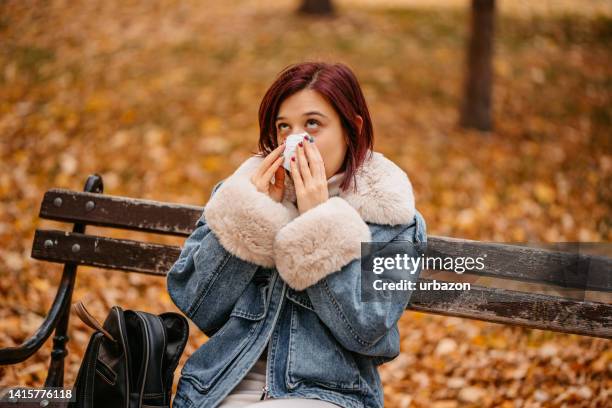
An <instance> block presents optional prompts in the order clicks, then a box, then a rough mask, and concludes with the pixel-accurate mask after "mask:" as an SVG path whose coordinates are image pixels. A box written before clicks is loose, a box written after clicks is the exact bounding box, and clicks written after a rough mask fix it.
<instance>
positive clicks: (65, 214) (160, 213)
mask: <svg viewBox="0 0 612 408" xmlns="http://www.w3.org/2000/svg"><path fill="white" fill-rule="evenodd" d="M88 203H93V208H91V206H92V204H89V207H88ZM203 211H204V207H199V206H193V205H187V204H173V203H165V202H161V201H153V200H144V199H139V198H129V197H122V196H113V195H108V194H97V193H87V192H81V191H72V190H65V189H57V188H54V189H51V190H48V191H47V192H46V193H45V196H44V197H43V201H42V204H41V207H40V213H39V217H40V218H44V219H49V220H55V221H63V222H69V223H84V224H90V225H98V226H102V227H113V228H122V229H127V230H135V231H145V232H154V233H159V234H170V235H178V236H187V235H189V234H190V233H191V231H193V229H194V228H195V224H196V221H197V220H198V219H199V218H200V216H201V215H202V212H203Z"/></svg>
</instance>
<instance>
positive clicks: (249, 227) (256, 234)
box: [204, 157, 299, 268]
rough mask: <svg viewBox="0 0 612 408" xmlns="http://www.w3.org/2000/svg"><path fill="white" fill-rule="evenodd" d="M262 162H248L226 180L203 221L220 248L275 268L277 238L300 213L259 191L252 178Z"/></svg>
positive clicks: (254, 158)
mask: <svg viewBox="0 0 612 408" xmlns="http://www.w3.org/2000/svg"><path fill="white" fill-rule="evenodd" d="M260 162H261V159H260V158H258V157H251V158H249V159H248V160H247V161H245V162H244V163H243V164H242V165H241V166H240V167H239V168H238V169H237V170H236V171H235V172H234V174H233V175H232V176H230V177H229V178H227V179H226V180H225V181H223V183H221V185H220V186H219V188H218V189H217V191H216V192H215V193H214V194H213V196H212V197H211V199H210V200H209V201H208V203H207V204H206V206H205V207H204V214H205V215H204V217H205V219H206V223H207V224H208V226H209V227H210V229H211V231H212V232H214V233H215V235H216V237H217V238H218V239H219V242H220V243H221V245H222V246H223V247H224V248H225V249H226V250H227V251H229V252H231V253H232V254H233V255H235V256H237V257H238V258H240V259H243V260H245V261H249V262H252V263H254V264H257V265H260V266H264V267H266V268H269V267H273V266H274V263H275V262H274V251H273V244H274V237H275V236H276V233H277V232H278V231H279V230H280V229H281V228H282V227H283V226H284V225H285V224H287V223H288V222H289V221H291V220H292V219H293V218H295V217H296V216H297V215H298V214H299V212H298V210H297V208H296V207H295V206H293V204H288V205H287V204H286V203H279V202H276V201H274V200H273V199H272V198H271V197H270V196H268V195H267V194H264V193H262V192H260V191H258V190H257V188H256V187H255V185H254V184H253V183H252V182H251V180H250V175H251V174H253V172H254V171H255V170H256V168H257V166H258V165H259V163H260Z"/></svg>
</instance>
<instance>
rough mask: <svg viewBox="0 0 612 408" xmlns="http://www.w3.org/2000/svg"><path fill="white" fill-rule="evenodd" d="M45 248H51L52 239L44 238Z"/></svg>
mask: <svg viewBox="0 0 612 408" xmlns="http://www.w3.org/2000/svg"><path fill="white" fill-rule="evenodd" d="M45 248H53V241H52V240H50V239H45Z"/></svg>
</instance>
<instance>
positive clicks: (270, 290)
mask: <svg viewBox="0 0 612 408" xmlns="http://www.w3.org/2000/svg"><path fill="white" fill-rule="evenodd" d="M259 125H260V138H259V150H260V154H255V155H253V156H251V157H249V158H248V159H247V160H245V161H244V162H243V163H242V164H241V165H240V166H239V167H238V169H237V170H235V172H234V173H233V174H232V175H230V176H229V177H228V178H226V179H224V180H222V181H220V182H219V183H217V185H216V186H215V187H214V188H213V192H212V194H211V198H210V200H209V201H208V203H207V204H206V206H205V208H204V212H203V214H202V216H201V217H200V219H199V220H198V221H197V224H196V228H195V230H194V231H193V232H192V234H191V235H190V236H189V237H188V238H187V240H186V241H185V244H184V246H183V248H182V251H181V254H180V256H179V258H178V259H177V261H176V263H175V264H174V265H173V266H172V268H171V270H170V271H169V273H168V277H167V284H168V291H169V293H170V296H171V298H172V300H173V301H174V302H175V304H176V305H177V307H178V308H179V309H180V310H182V311H183V312H184V313H185V314H186V316H188V317H189V318H190V319H191V320H192V321H193V322H194V323H195V324H196V325H197V326H198V327H199V328H200V329H201V330H202V331H204V333H206V335H207V336H209V337H210V338H209V339H208V340H207V341H206V342H205V343H204V344H203V345H202V346H201V347H200V348H199V349H198V350H196V352H195V353H194V354H193V355H191V356H190V358H189V359H188V360H187V362H186V363H185V365H184V367H183V369H182V371H181V378H180V379H179V385H178V389H177V393H176V396H175V399H174V403H173V407H175V408H187V407H190V408H196V407H197V408H201V407H222V408H233V407H246V406H248V407H251V406H252V407H261V408H267V407H277V408H281V407H313V408H317V407H320V408H324V407H327V408H337V407H345V408H357V407H382V406H383V390H382V385H381V382H380V377H379V375H378V371H377V366H379V365H380V364H382V363H384V362H387V361H390V360H392V359H393V358H395V357H396V356H397V355H398V354H399V333H398V329H397V320H398V319H399V318H400V317H401V315H402V313H403V312H404V309H405V307H406V305H407V303H408V301H409V298H410V295H411V292H410V291H406V292H404V294H403V295H402V301H401V302H365V301H361V297H360V296H361V274H362V271H361V263H360V259H361V258H360V257H361V243H362V242H370V241H374V242H383V243H386V242H392V241H410V242H412V243H419V242H421V243H425V242H426V226H425V221H424V220H423V217H422V216H421V214H420V213H419V212H418V211H417V210H416V209H415V202H414V195H413V192H412V186H411V183H410V180H409V179H408V176H407V175H406V173H405V172H404V171H402V169H400V168H399V167H398V166H397V165H395V164H394V163H393V162H392V161H390V160H389V159H387V158H386V157H384V156H383V155H382V154H381V153H378V152H374V151H372V145H373V129H372V123H371V121H370V115H369V112H368V108H367V105H366V101H365V99H364V97H363V94H362V91H361V89H360V87H359V84H358V81H357V79H356V78H355V75H354V74H353V73H352V71H351V70H350V69H349V68H348V67H347V66H345V65H343V64H327V63H321V62H309V63H302V64H296V65H293V66H290V67H287V68H286V69H285V70H284V71H283V72H281V73H280V75H279V76H278V78H277V79H276V81H275V82H274V83H273V84H272V86H271V87H270V88H269V90H268V91H267V92H266V94H265V96H264V98H263V101H262V103H261V106H260V109H259ZM302 132H307V133H308V134H309V135H311V136H312V138H310V139H304V140H303V142H302V143H300V144H299V145H298V146H297V148H296V151H295V155H294V156H293V158H292V160H291V161H290V163H291V165H290V168H291V170H290V171H289V172H288V171H287V170H285V168H284V167H283V166H282V163H283V151H284V144H283V143H284V141H285V139H286V138H287V137H288V136H289V135H292V134H298V133H302ZM310 140H314V142H311V141H310ZM402 248H404V249H403V250H404V251H405V253H407V254H409V256H410V255H411V256H418V254H417V253H416V252H415V250H414V248H415V246H414V245H404V246H402ZM418 272H419V273H420V269H419V271H418ZM419 273H415V274H412V275H410V276H411V279H413V280H416V279H417V278H418V275H419Z"/></svg>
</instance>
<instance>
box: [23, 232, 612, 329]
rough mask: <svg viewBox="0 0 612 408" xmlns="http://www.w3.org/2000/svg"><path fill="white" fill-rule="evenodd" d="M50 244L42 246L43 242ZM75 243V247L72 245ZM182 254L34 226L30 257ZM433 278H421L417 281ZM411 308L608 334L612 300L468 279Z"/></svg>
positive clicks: (143, 267) (127, 260)
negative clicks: (468, 283) (465, 286)
mask: <svg viewBox="0 0 612 408" xmlns="http://www.w3.org/2000/svg"><path fill="white" fill-rule="evenodd" d="M47 241H49V242H51V243H52V244H53V245H52V246H49V245H48V246H47V247H45V242H47ZM75 244H78V245H79V250H78V252H74V251H73V249H72V248H73V246H74V245H75ZM179 254H180V248H179V247H176V246H171V245H162V244H152V243H143V242H138V241H132V240H126V239H116V238H109V237H99V236H91V235H85V234H79V233H72V232H65V231H57V230H36V232H35V236H34V246H33V248H32V257H33V258H35V259H40V260H45V261H51V262H60V263H64V262H75V263H78V264H81V265H89V266H95V267H100V268H107V269H119V270H124V271H130V272H140V273H147V274H152V275H158V276H165V275H166V273H167V272H168V270H169V269H170V267H171V266H172V265H173V263H174V261H175V260H176V259H177V258H178V256H179ZM430 281H431V280H429V279H425V278H420V279H419V282H430ZM409 309H411V310H417V311H423V312H429V313H437V314H445V315H450V316H458V317H468V318H473V319H474V318H475V319H479V320H486V321H491V322H496V323H504V324H515V325H520V326H526V327H530V328H538V329H547V330H554V331H560V332H565V333H576V334H582V335H589V336H597V337H605V338H612V305H608V304H605V303H597V302H589V301H577V300H572V299H564V298H560V297H555V296H548V295H541V294H533V293H524V292H517V291H510V290H505V289H497V288H487V287H481V286H477V285H472V289H471V290H469V291H441V292H433V291H418V290H417V291H415V293H414V294H413V298H412V301H411V305H410V306H409Z"/></svg>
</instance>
